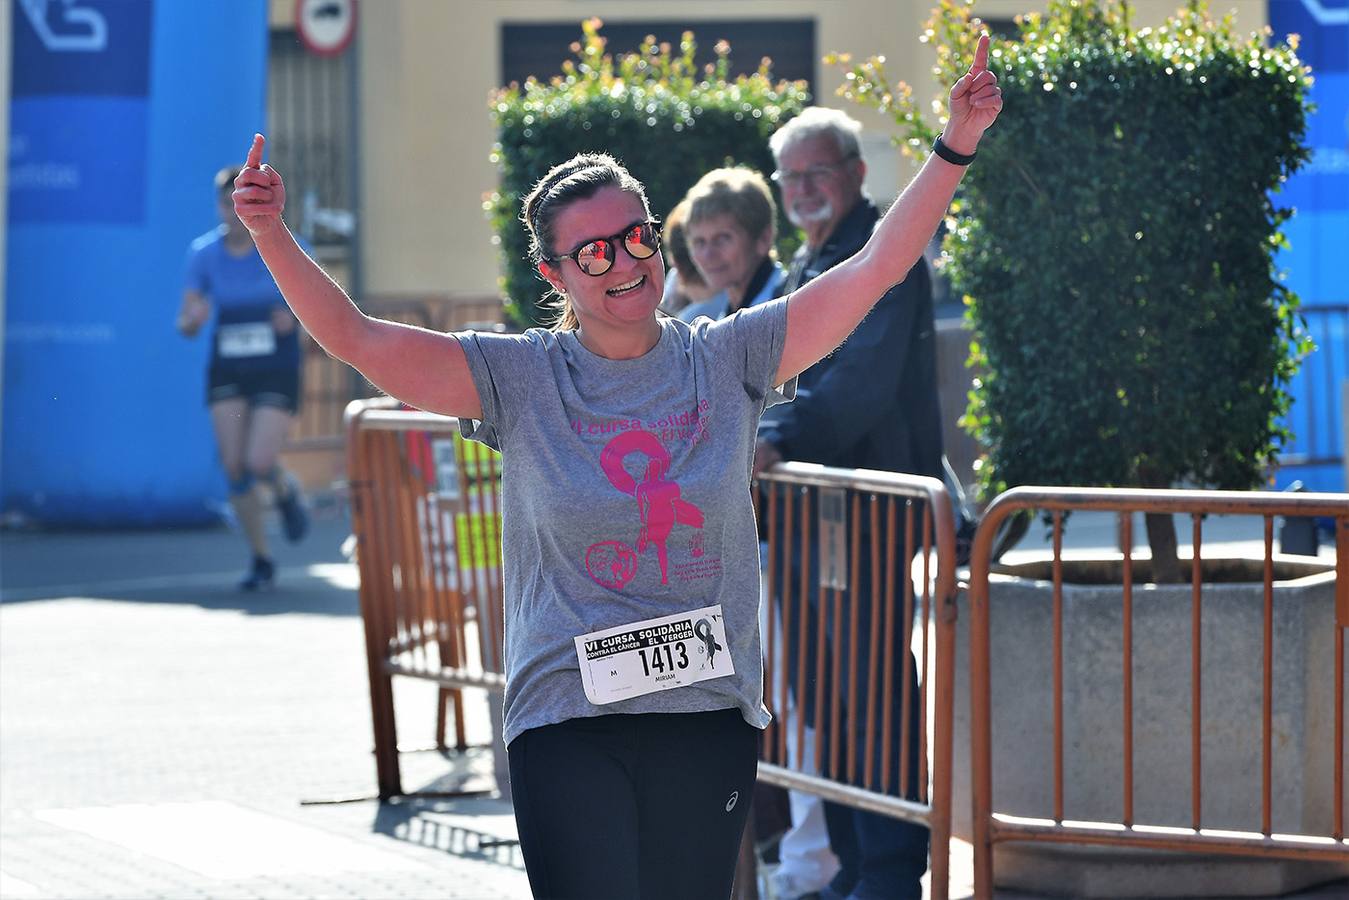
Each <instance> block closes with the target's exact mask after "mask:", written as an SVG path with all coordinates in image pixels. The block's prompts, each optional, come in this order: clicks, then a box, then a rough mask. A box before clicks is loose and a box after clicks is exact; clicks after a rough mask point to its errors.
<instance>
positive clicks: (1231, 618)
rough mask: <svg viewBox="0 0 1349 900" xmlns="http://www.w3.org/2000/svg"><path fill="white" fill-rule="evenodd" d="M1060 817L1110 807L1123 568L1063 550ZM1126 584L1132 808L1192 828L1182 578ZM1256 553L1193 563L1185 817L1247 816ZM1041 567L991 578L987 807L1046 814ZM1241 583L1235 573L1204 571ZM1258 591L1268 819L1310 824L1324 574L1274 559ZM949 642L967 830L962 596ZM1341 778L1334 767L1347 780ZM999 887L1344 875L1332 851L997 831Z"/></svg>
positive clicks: (1187, 622) (1327, 744)
mask: <svg viewBox="0 0 1349 900" xmlns="http://www.w3.org/2000/svg"><path fill="white" fill-rule="evenodd" d="M1064 565H1065V581H1067V580H1069V579H1070V578H1072V579H1074V580H1081V581H1089V582H1095V583H1088V584H1080V583H1079V584H1067V583H1065V585H1064V588H1063V642H1064V643H1063V648H1064V649H1063V680H1064V703H1063V716H1064V817H1065V819H1069V820H1079V821H1096V822H1118V821H1120V820H1121V818H1122V810H1123V764H1122V759H1123V730H1122V728H1123V726H1122V715H1123V713H1122V703H1123V699H1122V683H1123V682H1122V673H1123V637H1122V634H1123V632H1122V621H1123V614H1122V595H1123V592H1122V588H1121V587H1120V581H1121V577H1120V576H1121V572H1122V564H1121V562H1119V561H1118V560H1116V561H1113V562H1111V561H1093V562H1081V561H1065V564H1064ZM1135 565H1136V568H1135V575H1134V579H1135V585H1134V591H1133V609H1134V613H1133V678H1134V682H1133V697H1134V716H1133V735H1134V767H1133V780H1134V796H1133V805H1134V821H1135V822H1136V823H1139V824H1146V825H1169V826H1178V827H1189V826H1190V825H1191V824H1192V823H1191V784H1190V780H1191V779H1190V754H1191V689H1190V665H1191V651H1190V647H1191V634H1190V629H1191V619H1190V617H1191V601H1190V586H1189V585H1161V586H1157V585H1151V584H1146V583H1140V582H1146V581H1147V577H1148V575H1147V571H1146V566H1147V563H1146V561H1141V562H1140V563H1136V564H1135ZM1261 566H1262V564H1261V563H1260V562H1258V561H1249V560H1212V561H1206V562H1205V575H1204V578H1205V584H1204V589H1203V612H1202V632H1203V633H1202V640H1201V648H1202V660H1203V675H1202V679H1203V680H1202V683H1201V688H1202V691H1203V698H1202V699H1203V706H1202V716H1201V719H1202V729H1201V748H1202V757H1203V759H1202V769H1203V775H1202V783H1201V789H1202V823H1203V827H1205V828H1221V829H1233V830H1239V831H1254V832H1258V831H1260V829H1261V748H1262V737H1261V732H1262V728H1261V704H1262V696H1263V695H1262V681H1263V664H1262V658H1263V641H1264V638H1263V634H1264V632H1263V627H1264V626H1263V587H1262V585H1261V584H1260V581H1261V578H1262V569H1261ZM1049 578H1050V569H1049V564H1048V563H1047V562H1046V563H1032V564H1026V565H1024V566H1018V567H1010V568H1007V569H1004V570H1003V574H995V575H993V576H992V583H991V601H990V626H991V627H990V634H991V650H992V665H991V670H990V673H991V684H992V717H993V808H994V810H996V811H997V812H1000V813H1007V814H1011V815H1016V816H1028V817H1036V818H1047V819H1052V818H1053V758H1054V757H1053V753H1054V748H1053V736H1054V730H1053V722H1054V719H1053V706H1052V690H1053V631H1052V626H1053V606H1052V604H1053V591H1052V584H1051V583H1050V581H1049ZM1211 578H1215V579H1218V580H1221V581H1224V582H1230V581H1234V580H1238V579H1246V580H1248V581H1252V582H1255V583H1254V584H1252V583H1216V584H1210V583H1208V581H1209V579H1211ZM1275 578H1276V581H1275V586H1274V652H1273V661H1274V662H1273V720H1272V732H1273V738H1272V746H1273V751H1272V758H1273V764H1272V797H1273V808H1272V825H1273V830H1274V831H1275V832H1276V833H1286V834H1313V835H1327V834H1329V833H1330V828H1331V816H1332V791H1333V784H1334V780H1333V779H1334V773H1333V771H1332V767H1333V755H1332V754H1333V740H1334V684H1333V680H1332V677H1331V673H1333V671H1334V644H1333V636H1334V632H1333V628H1334V587H1335V582H1334V573H1333V572H1331V571H1327V568H1326V567H1325V566H1324V565H1318V564H1315V563H1308V562H1306V561H1293V560H1286V559H1279V560H1278V562H1277V564H1276V569H1275ZM960 604H961V608H960V611H959V631H958V637H957V644H956V645H957V664H956V673H957V674H956V679H957V685H956V690H957V693H956V710H955V772H954V775H955V777H954V797H953V803H954V808H953V816H954V830H955V833H956V834H957V835H959V836H961V837H965V838H968V837H969V835H970V791H969V784H970V767H969V715H970V710H969V685H968V672H969V668H968V660H969V608H968V598H967V597H966V596H965V595H963V594H962V596H961V598H960ZM1346 782H1347V783H1349V779H1346ZM994 860H995V882H996V883H997V884H998V885H999V886H1000V887H1008V888H1016V889H1020V890H1029V891H1037V892H1043V893H1070V894H1072V895H1074V896H1083V897H1121V896H1214V895H1222V896H1262V895H1269V894H1278V893H1285V892H1288V891H1293V890H1297V889H1300V888H1303V887H1307V886H1309V885H1312V884H1317V883H1321V882H1325V881H1329V880H1333V879H1335V878H1337V877H1344V876H1349V859H1346V861H1345V862H1344V863H1343V864H1340V863H1325V862H1303V861H1297V862H1294V861H1273V862H1268V861H1252V860H1243V859H1239V858H1236V857H1214V856H1195V855H1190V854H1175V853H1166V852H1156V851H1140V850H1137V849H1128V850H1124V849H1121V850H1118V851H1115V850H1114V849H1113V848H1108V849H1102V848H1090V849H1088V848H1076V847H1066V846H1057V845H1035V846H1031V845H1028V844H1002V845H999V846H998V849H997V850H996V852H995V854H994Z"/></svg>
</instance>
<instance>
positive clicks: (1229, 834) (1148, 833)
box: [934, 488, 1349, 898]
mask: <svg viewBox="0 0 1349 900" xmlns="http://www.w3.org/2000/svg"><path fill="white" fill-rule="evenodd" d="M1028 510H1038V511H1040V512H1041V513H1043V514H1045V515H1047V516H1049V517H1051V521H1052V528H1053V560H1052V567H1051V570H1050V571H1051V575H1050V578H1051V579H1052V603H1053V608H1052V626H1051V628H1052V636H1051V637H1050V639H1049V641H1048V643H1049V644H1050V646H1048V647H1043V648H1041V652H1043V653H1046V654H1052V666H1053V673H1052V689H1051V696H1052V700H1051V703H1052V709H1051V711H1049V712H1048V713H1047V715H1046V719H1047V720H1051V719H1052V725H1051V724H1049V723H1048V721H1047V722H1046V725H1045V727H1046V728H1052V731H1053V744H1052V748H1053V749H1052V776H1051V778H1052V781H1051V782H1050V784H1052V788H1051V792H1052V817H1045V818H1030V817H1024V816H1011V815H1007V814H1004V813H1000V812H998V811H995V810H994V809H993V808H992V804H993V798H994V784H993V759H992V753H993V750H992V748H993V746H994V740H993V738H994V735H993V716H992V685H991V684H990V671H991V666H992V663H993V660H992V659H991V650H990V644H991V635H990V606H991V602H990V601H991V600H992V599H993V597H994V595H995V593H996V592H995V591H991V588H990V583H991V579H990V553H991V547H992V545H993V541H994V538H995V535H996V533H997V531H998V527H999V525H1000V524H1001V523H1002V522H1003V521H1004V520H1006V519H1007V518H1008V517H1009V516H1011V515H1013V514H1015V513H1018V512H1020V511H1028ZM1082 511H1108V512H1112V513H1117V514H1119V517H1120V518H1119V530H1120V544H1121V547H1122V548H1123V555H1124V559H1123V565H1122V571H1121V578H1120V579H1119V589H1120V591H1121V594H1122V608H1121V609H1120V621H1119V624H1120V628H1121V630H1122V634H1121V635H1120V636H1119V637H1120V646H1121V648H1122V654H1123V659H1122V661H1121V675H1122V679H1121V681H1122V683H1121V684H1120V685H1119V690H1120V695H1119V696H1120V699H1121V701H1122V702H1121V711H1122V716H1121V720H1120V724H1119V744H1120V747H1121V748H1122V753H1121V755H1120V759H1119V760H1118V765H1119V769H1118V772H1119V790H1120V806H1119V816H1118V820H1117V821H1110V822H1099V821H1091V822H1087V821H1074V820H1073V819H1072V818H1071V817H1069V818H1065V815H1066V811H1065V799H1064V792H1065V787H1064V766H1065V758H1066V754H1067V753H1068V749H1067V748H1065V740H1064V727H1065V726H1064V718H1065V713H1064V696H1065V690H1066V689H1065V684H1064V674H1063V673H1064V662H1065V631H1064V614H1065V613H1064V575H1063V554H1062V534H1063V521H1064V517H1065V515H1067V514H1068V513H1070V512H1082ZM1135 513H1165V514H1177V515H1181V516H1188V517H1189V518H1190V520H1191V545H1192V548H1193V554H1192V558H1191V559H1190V560H1189V561H1188V562H1189V590H1188V594H1189V600H1190V607H1191V608H1190V616H1189V619H1190V622H1189V624H1190V635H1189V644H1190V653H1189V660H1188V662H1189V666H1188V675H1189V693H1190V697H1189V705H1190V714H1189V719H1190V724H1189V730H1190V734H1189V735H1188V737H1189V740H1188V741H1184V740H1183V736H1182V742H1183V743H1186V744H1188V750H1189V757H1190V758H1189V760H1188V761H1187V762H1188V764H1189V781H1190V797H1189V801H1190V802H1189V804H1188V806H1189V810H1188V812H1189V816H1188V817H1187V821H1177V822H1147V823H1144V822H1139V821H1137V817H1136V814H1135V807H1134V802H1135V796H1136V794H1138V792H1139V791H1140V790H1141V789H1142V787H1144V786H1146V783H1147V781H1148V779H1149V778H1150V777H1155V776H1157V773H1156V772H1155V771H1153V770H1143V771H1140V770H1139V767H1138V766H1137V765H1136V763H1135V758H1134V752H1135V746H1136V740H1135V733H1134V726H1135V718H1136V713H1135V704H1136V702H1137V701H1139V700H1140V699H1141V698H1142V697H1141V695H1140V696H1139V697H1135V694H1134V681H1135V664H1136V656H1135V655H1136V652H1137V651H1138V650H1139V646H1138V645H1136V644H1135V634H1134V610H1135V600H1136V597H1137V596H1138V595H1139V594H1140V593H1141V592H1142V591H1143V590H1144V589H1143V588H1140V587H1137V586H1135V584H1134V574H1133V573H1134V567H1135V562H1134V560H1133V559H1132V551H1131V549H1130V548H1131V547H1132V544H1133V540H1132V533H1131V527H1132V525H1131V523H1132V518H1133V515H1134V514H1135ZM1214 514H1223V515H1228V514H1230V515H1246V516H1257V517H1260V518H1261V519H1263V526H1264V527H1263V534H1264V554H1263V565H1262V572H1263V576H1262V577H1263V580H1262V582H1261V583H1260V588H1261V590H1262V600H1261V603H1260V607H1259V609H1260V616H1259V621H1260V623H1261V625H1260V628H1261V629H1262V639H1261V647H1262V660H1261V662H1260V663H1258V664H1259V665H1261V666H1262V667H1263V669H1262V671H1261V675H1260V681H1259V689H1258V693H1259V697H1257V698H1252V701H1251V706H1250V708H1251V710H1252V712H1251V713H1243V712H1242V711H1241V710H1240V709H1223V710H1218V711H1217V713H1216V714H1217V715H1221V716H1227V717H1233V716H1243V715H1247V716H1249V715H1253V714H1254V712H1253V711H1254V709H1256V708H1258V709H1259V716H1260V729H1259V734H1260V737H1259V740H1260V745H1259V763H1258V768H1257V770H1255V771H1250V772H1248V773H1246V780H1245V784H1246V785H1248V786H1249V787H1250V789H1251V790H1258V791H1259V796H1260V801H1259V818H1260V825H1259V830H1258V831H1248V832H1247V831H1238V830H1233V829H1230V828H1214V827H1211V826H1207V825H1206V822H1205V820H1204V817H1203V810H1204V803H1203V800H1204V795H1203V794H1202V792H1201V785H1202V784H1203V783H1204V774H1205V769H1204V767H1205V764H1206V760H1205V757H1204V752H1203V749H1202V748H1203V746H1204V741H1203V734H1202V733H1201V732H1202V730H1203V728H1204V724H1203V723H1204V721H1205V719H1204V711H1205V710H1204V687H1203V686H1204V684H1205V683H1206V680H1205V675H1206V674H1207V676H1208V678H1209V679H1210V680H1209V681H1208V682H1207V683H1208V684H1210V685H1212V684H1214V682H1213V681H1212V679H1213V678H1215V677H1216V678H1221V679H1226V680H1229V681H1230V680H1231V679H1232V678H1233V676H1235V675H1236V674H1237V673H1234V672H1230V671H1225V672H1216V673H1215V672H1213V671H1212V670H1211V669H1208V668H1206V667H1205V663H1206V662H1207V660H1206V659H1205V656H1204V653H1203V651H1202V648H1203V642H1202V637H1203V625H1202V622H1204V621H1205V619H1204V618H1203V615H1202V614H1203V612H1204V609H1205V606H1204V598H1205V594H1206V591H1207V592H1214V591H1215V588H1214V586H1213V585H1212V584H1209V585H1206V584H1205V581H1204V578H1205V576H1204V574H1203V570H1202V563H1203V559H1202V553H1203V546H1204V532H1203V525H1204V518H1205V517H1206V516H1208V515H1214ZM1276 516H1313V517H1330V518H1332V519H1334V520H1335V521H1336V526H1337V527H1336V534H1337V543H1336V555H1335V562H1334V569H1333V571H1334V579H1335V581H1334V595H1333V597H1334V602H1333V604H1327V605H1326V607H1325V609H1324V611H1323V612H1315V611H1313V610H1311V609H1307V610H1305V611H1304V610H1299V614H1300V615H1301V614H1304V612H1305V615H1306V616H1313V615H1315V616H1317V618H1316V619H1315V621H1311V622H1310V624H1308V625H1307V626H1306V627H1307V628H1309V629H1311V632H1312V633H1313V634H1318V635H1324V634H1325V633H1326V631H1330V632H1333V639H1332V640H1333V646H1334V662H1333V666H1331V667H1330V668H1332V669H1333V671H1326V672H1324V677H1329V678H1332V679H1333V685H1334V687H1333V694H1334V699H1333V703H1334V707H1333V708H1334V712H1333V716H1332V718H1333V720H1334V724H1333V734H1331V735H1329V739H1330V740H1331V741H1332V743H1331V746H1330V748H1329V749H1328V752H1326V753H1324V755H1325V756H1327V757H1328V758H1329V759H1330V765H1331V766H1332V767H1333V768H1332V772H1333V774H1332V776H1331V780H1332V781H1333V799H1332V800H1331V803H1330V806H1331V811H1330V814H1329V816H1328V821H1326V822H1325V823H1324V824H1325V827H1324V829H1322V830H1320V831H1317V832H1316V833H1310V834H1308V833H1298V834H1283V833H1279V832H1276V831H1275V830H1274V828H1273V821H1272V809H1273V808H1274V803H1273V794H1274V792H1273V790H1272V782H1273V775H1272V760H1273V758H1274V752H1275V748H1274V741H1273V739H1272V735H1273V730H1274V729H1273V725H1272V722H1273V716H1274V713H1273V710H1274V705H1275V702H1276V700H1277V701H1278V702H1280V703H1285V702H1291V700H1293V699H1299V698H1289V697H1287V696H1282V697H1279V698H1275V696H1274V691H1273V672H1274V665H1275V659H1276V656H1275V654H1276V651H1278V647H1277V646H1276V640H1275V634H1276V628H1275V625H1274V622H1275V616H1274V614H1275V606H1276V601H1275V595H1276V591H1275V576H1274V570H1275V563H1276V560H1275V554H1274V549H1273V533H1274V532H1273V523H1274V518H1275V517H1276ZM1183 593H1184V592H1183ZM970 605H971V613H972V615H971V622H970V684H971V689H970V690H971V723H970V741H971V778H972V785H971V788H972V790H971V793H972V801H973V836H974V863H975V867H974V875H975V896H976V897H978V898H989V897H991V896H992V889H993V852H994V847H995V846H996V845H997V844H999V843H1001V842H1006V841H1036V842H1046V841H1048V842H1062V843H1076V844H1094V845H1115V846H1127V847H1145V848H1152V849H1162V850H1182V851H1192V852H1194V851H1198V852H1204V853H1224V854H1238V855H1246V856H1264V857H1283V858H1292V859H1322V860H1338V861H1349V842H1347V841H1346V840H1345V829H1344V807H1345V802H1346V801H1345V781H1344V767H1345V730H1344V729H1345V722H1344V719H1345V663H1344V639H1345V629H1346V627H1349V495H1345V494H1290V493H1259V492H1250V493H1246V492H1226V491H1161V490H1123V489H1092V490H1087V489H1072V488H1017V489H1014V490H1012V491H1009V492H1007V493H1005V494H1003V495H1001V496H1000V497H998V498H997V499H996V500H995V501H994V502H993V503H992V504H991V505H990V506H989V508H988V510H987V512H986V513H985V516H984V519H983V521H982V523H981V524H980V527H979V531H978V534H977V536H976V538H975V541H974V547H973V555H972V559H971V571H970ZM1321 609H1322V607H1321V606H1316V607H1315V610H1321ZM1252 618H1254V617H1252ZM1308 677H1309V678H1317V677H1322V673H1321V672H1319V671H1318V672H1316V673H1314V674H1312V675H1309V676H1308ZM1178 680H1179V679H1178ZM1322 684H1324V683H1323V682H1322ZM1326 730H1328V731H1329V730H1332V729H1326ZM1305 739H1307V740H1312V739H1313V736H1312V735H1311V733H1310V731H1309V732H1308V734H1306V735H1305ZM1322 749H1325V748H1322ZM1317 758H1319V757H1317ZM1017 762H1018V765H1023V766H1024V765H1033V764H1034V763H1033V762H1032V761H1031V760H1027V759H1019V760H1018V761H1017ZM1177 762H1178V763H1180V761H1179V760H1177ZM1180 764H1183V763H1180ZM1322 774H1324V773H1322ZM1224 788H1225V789H1228V790H1230V789H1233V788H1234V786H1233V785H1225V786H1224ZM934 853H935V848H934Z"/></svg>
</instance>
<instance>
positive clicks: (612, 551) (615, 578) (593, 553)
mask: <svg viewBox="0 0 1349 900" xmlns="http://www.w3.org/2000/svg"><path fill="white" fill-rule="evenodd" d="M586 571H587V572H589V573H590V577H591V578H593V579H595V581H596V582H598V583H599V584H602V585H604V586H605V587H607V588H610V589H611V590H615V591H621V590H622V589H623V586H624V585H625V584H627V583H628V582H629V581H632V576H634V575H636V574H637V554H636V553H634V552H633V549H632V548H631V547H629V546H628V545H627V544H625V543H623V542H622V541H600V542H599V543H598V544H591V545H590V549H589V550H587V551H586Z"/></svg>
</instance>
